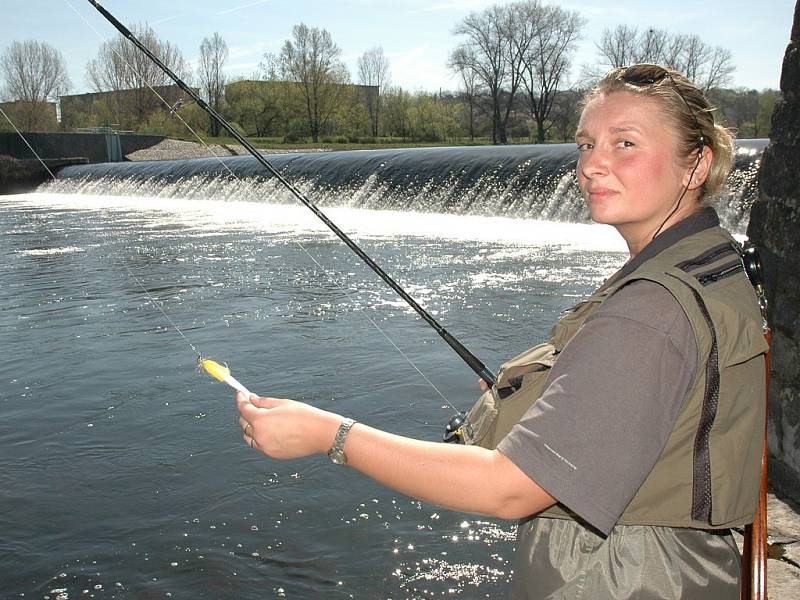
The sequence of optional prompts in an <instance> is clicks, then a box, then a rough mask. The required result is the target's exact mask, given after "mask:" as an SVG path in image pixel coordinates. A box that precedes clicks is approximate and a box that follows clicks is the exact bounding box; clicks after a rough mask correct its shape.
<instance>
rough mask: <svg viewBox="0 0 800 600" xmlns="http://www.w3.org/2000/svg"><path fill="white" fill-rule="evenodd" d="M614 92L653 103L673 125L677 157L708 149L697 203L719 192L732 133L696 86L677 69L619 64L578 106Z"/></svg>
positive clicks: (731, 152)
mask: <svg viewBox="0 0 800 600" xmlns="http://www.w3.org/2000/svg"><path fill="white" fill-rule="evenodd" d="M614 92H628V93H631V94H638V95H640V96H644V97H646V98H652V99H653V100H654V101H655V102H657V103H658V106H659V107H660V108H661V110H662V111H663V112H664V114H665V115H666V117H667V118H668V119H669V120H670V121H671V122H672V124H673V125H674V128H675V131H676V133H677V135H678V153H679V155H680V156H685V157H686V158H687V159H690V158H691V157H692V156H693V155H694V154H695V152H697V151H698V150H702V148H703V146H705V147H708V148H711V150H712V151H713V158H712V162H711V166H710V168H709V170H708V174H707V176H706V180H705V182H704V183H703V187H702V188H701V194H700V196H701V202H703V201H705V200H706V198H707V197H710V196H716V195H719V194H720V193H721V192H722V191H723V189H724V187H723V186H724V184H725V180H726V179H727V177H728V173H729V172H730V170H731V167H732V166H733V159H734V146H733V134H732V132H731V131H730V130H729V129H728V128H727V127H725V126H723V125H721V124H719V123H717V122H716V121H715V119H714V111H715V110H716V109H715V107H713V106H712V105H711V103H710V102H709V100H708V98H707V97H706V95H705V94H704V93H703V92H702V91H701V90H700V89H699V88H698V87H697V86H695V85H694V84H693V83H692V82H691V81H689V79H687V78H686V77H684V76H683V75H681V74H680V73H679V72H678V71H676V70H674V69H668V68H665V67H660V66H658V65H650V64H637V65H631V66H629V67H620V68H616V69H612V70H611V71H609V72H608V73H606V74H605V75H604V76H603V77H602V78H601V79H600V81H598V82H597V84H596V85H595V86H594V88H593V89H592V90H591V91H590V92H589V93H588V94H587V95H586V96H585V97H584V99H583V102H582V104H581V108H582V109H583V108H585V107H586V105H587V104H589V103H590V102H591V101H592V100H594V99H596V98H599V97H602V96H607V95H609V94H613V93H614ZM691 160H692V162H694V159H691Z"/></svg>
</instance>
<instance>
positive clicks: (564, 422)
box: [498, 280, 697, 534]
mask: <svg viewBox="0 0 800 600" xmlns="http://www.w3.org/2000/svg"><path fill="white" fill-rule="evenodd" d="M696 371H697V346H696V342H695V337H694V334H693V332H692V328H691V325H690V324H689V320H688V318H687V317H686V314H685V313H684V312H683V309H682V308H681V306H680V304H679V303H678V301H677V300H676V299H675V297H674V296H672V294H671V293H670V292H669V291H668V290H667V289H666V288H664V287H663V286H661V285H659V284H658V283H655V282H652V281H646V280H637V281H634V282H632V283H630V284H628V285H627V286H625V287H623V288H622V289H621V290H619V291H617V292H616V293H615V294H614V295H613V296H612V297H611V298H609V299H608V300H606V301H605V302H604V303H603V304H602V305H601V307H600V308H599V309H598V310H597V312H596V313H594V314H593V315H592V316H591V317H589V318H588V319H587V320H586V321H585V322H584V324H583V326H582V327H581V328H580V329H579V331H578V332H577V333H576V335H575V336H574V337H573V338H572V340H570V342H569V343H568V344H567V345H566V346H565V348H564V349H563V350H562V352H561V354H560V355H559V358H558V360H557V361H556V364H555V365H554V367H553V369H552V371H551V373H550V375H549V378H548V382H547V385H546V387H545V391H544V392H543V394H542V396H541V398H540V399H539V400H538V401H537V402H536V403H535V404H534V405H533V406H532V407H531V408H530V409H529V410H528V411H527V412H526V413H525V415H524V416H523V418H522V419H521V420H520V422H519V423H517V424H516V425H515V426H514V427H513V428H512V430H511V431H510V432H509V434H508V435H507V436H506V437H505V438H504V439H503V440H501V442H500V444H499V445H498V450H499V451H500V452H502V453H503V454H504V455H506V456H507V457H508V458H509V459H510V460H511V461H512V462H514V464H515V465H516V466H517V467H519V468H520V469H521V470H522V471H523V472H524V473H525V474H526V475H528V476H529V477H530V478H531V479H533V480H534V481H535V482H536V483H537V484H538V485H539V486H541V487H542V488H543V489H545V490H546V491H547V492H548V493H549V494H550V495H551V496H553V497H554V498H556V499H557V500H558V501H559V502H560V503H561V504H563V505H564V506H566V507H567V508H569V509H570V510H571V511H573V512H574V513H576V514H577V515H578V516H579V517H581V518H582V519H583V520H585V521H586V522H588V523H589V524H591V525H592V526H594V527H596V528H597V529H598V530H600V531H602V532H604V533H606V534H607V533H608V532H609V531H610V530H611V529H612V528H613V527H614V525H615V524H616V522H617V521H618V519H619V517H620V516H621V515H622V513H623V512H624V510H625V508H626V507H627V505H628V503H629V502H630V501H631V499H632V498H633V496H634V495H635V494H636V491H637V490H638V489H639V487H640V486H641V485H642V483H643V482H644V480H645V479H646V478H647V476H648V474H649V473H650V471H651V470H652V468H653V465H654V464H655V463H656V461H657V460H658V457H659V455H660V454H661V452H662V451H663V449H664V446H665V445H666V442H667V439H668V438H669V435H670V433H671V432H672V428H673V426H674V424H675V420H676V418H677V415H678V412H679V411H680V409H681V407H682V406H683V403H684V400H685V398H686V396H687V393H688V391H689V388H690V386H691V383H692V381H693V379H694V376H695V373H696Z"/></svg>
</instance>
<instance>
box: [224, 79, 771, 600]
mask: <svg viewBox="0 0 800 600" xmlns="http://www.w3.org/2000/svg"><path fill="white" fill-rule="evenodd" d="M576 141H577V144H578V151H579V153H580V158H579V161H578V181H579V184H580V188H581V191H582V193H583V195H584V197H585V198H586V201H587V203H588V206H589V212H590V214H591V217H592V219H593V220H594V221H596V222H599V223H606V224H610V225H612V226H614V227H615V228H616V229H617V230H618V231H619V233H620V234H621V235H622V237H623V238H624V239H625V241H626V242H627V245H628V248H629V251H630V260H629V261H628V262H627V263H626V265H625V266H624V267H623V268H622V269H621V270H620V271H619V272H618V273H616V274H615V275H614V276H613V277H612V278H611V279H609V281H607V282H606V283H605V284H604V285H603V286H602V287H601V288H600V289H599V290H598V291H597V292H595V293H594V294H593V295H592V296H591V297H590V298H589V299H588V300H586V301H584V302H582V303H580V304H579V305H578V306H576V307H575V308H574V309H573V310H572V311H570V312H569V313H568V314H567V316H565V317H564V318H563V319H562V320H561V321H559V323H558V324H557V325H556V326H555V327H554V328H553V331H552V333H551V339H550V340H549V341H548V343H546V344H543V345H540V346H537V347H536V348H534V349H532V350H530V351H528V352H526V353H523V354H521V355H520V356H518V357H516V358H515V359H512V360H511V361H509V362H508V363H506V364H505V365H504V366H503V368H502V369H501V371H500V373H499V376H498V383H497V385H496V386H495V387H494V388H493V389H491V390H488V391H486V392H485V393H484V395H483V397H482V399H481V401H479V403H478V404H477V405H476V407H475V408H473V410H472V411H471V413H470V415H468V424H467V425H466V426H465V428H464V429H463V431H462V433H463V435H464V437H465V438H466V439H467V441H468V442H470V444H469V445H449V444H439V443H431V442H423V441H418V440H413V439H408V438H404V437H400V436H396V435H392V434H390V433H386V432H383V431H379V430H376V429H373V428H371V427H368V426H366V425H363V424H360V423H354V422H353V421H351V420H349V419H343V418H342V417H341V416H339V415H335V414H333V413H329V412H325V411H322V410H319V409H316V408H313V407H311V406H308V405H306V404H302V403H298V402H294V401H291V400H281V399H274V398H256V397H251V398H249V399H248V398H246V397H244V396H243V395H239V396H238V397H237V402H238V405H239V411H240V415H241V418H240V424H241V425H242V427H243V429H244V439H245V441H246V442H247V443H248V444H250V445H251V446H253V447H256V448H258V449H260V450H261V451H262V452H264V453H265V454H266V455H268V456H270V457H274V458H281V459H288V458H297V457H301V456H307V455H309V454H313V453H328V454H329V456H330V457H331V458H332V460H334V462H337V463H340V464H342V463H344V464H347V465H349V466H350V467H352V468H354V469H356V470H358V471H361V472H362V473H364V474H366V475H368V476H369V477H371V478H373V479H375V480H377V481H379V482H381V483H383V484H385V485H387V486H389V487H391V488H393V489H395V490H397V491H399V492H402V493H405V494H408V495H409V496H413V497H415V498H419V499H421V500H425V501H427V502H432V503H435V504H439V505H442V506H445V507H448V508H451V509H455V510H462V511H466V512H471V513H480V514H486V515H492V516H495V517H499V518H504V519H520V520H521V521H520V526H519V530H518V536H517V553H516V564H515V568H514V573H515V582H514V587H513V593H512V595H513V596H514V597H516V598H592V599H599V598H615V599H619V598H704V599H708V598H731V599H733V598H736V597H738V585H739V555H738V551H737V549H736V546H735V544H734V542H733V540H732V537H731V535H730V527H732V526H738V525H743V524H745V523H748V522H750V521H752V518H753V514H754V512H755V507H756V501H757V495H756V492H757V489H758V478H757V474H758V468H759V464H760V452H761V445H760V442H761V438H760V432H762V431H763V423H764V412H763V408H764V407H763V402H761V401H760V399H761V398H763V394H764V390H763V384H764V372H763V368H764V361H763V354H764V352H765V350H766V344H765V342H764V340H763V338H762V335H761V326H760V323H761V321H760V313H759V309H758V304H757V301H756V297H755V293H754V291H753V289H752V287H751V286H750V285H749V282H748V280H747V278H746V275H745V274H744V272H743V268H742V262H741V260H740V257H739V255H738V254H737V248H738V246H737V245H736V243H735V242H734V241H733V240H732V239H731V237H730V236H729V235H728V234H727V233H726V232H725V231H723V230H722V229H721V228H720V227H719V221H718V219H717V216H716V213H715V212H714V211H713V209H711V208H709V207H708V206H706V204H705V202H706V199H707V198H708V197H709V196H711V195H712V194H713V193H714V192H716V191H717V190H718V189H719V188H720V187H721V185H722V184H723V182H724V180H725V177H726V175H727V172H728V170H729V169H730V166H731V163H732V152H733V145H732V140H731V136H730V134H729V133H728V131H727V130H725V129H724V128H723V127H721V126H719V125H717V124H715V123H714V116H713V113H712V110H711V108H710V106H709V104H708V101H707V99H706V98H705V97H704V96H703V94H702V93H701V92H700V91H699V90H698V89H697V88H696V87H694V86H693V85H692V84H691V83H690V82H689V81H688V80H687V79H686V78H684V77H683V76H681V75H680V74H678V73H677V72H675V71H668V70H665V69H663V68H661V67H658V66H655V65H634V66H632V67H628V68H625V69H615V70H613V71H611V72H609V73H608V74H607V75H606V76H605V77H603V79H602V80H601V81H600V82H599V83H598V85H597V86H596V87H595V89H594V90H592V92H590V94H589V95H588V96H587V98H586V100H585V103H584V107H583V111H582V114H581V120H580V124H579V127H578V132H577V134H576Z"/></svg>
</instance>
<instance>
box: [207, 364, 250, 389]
mask: <svg viewBox="0 0 800 600" xmlns="http://www.w3.org/2000/svg"><path fill="white" fill-rule="evenodd" d="M197 364H198V365H200V366H201V367H202V368H203V370H204V371H205V372H206V373H208V374H209V375H211V377H213V378H214V379H216V380H217V381H221V382H222V383H227V384H228V385H229V386H231V387H232V388H233V389H235V390H236V391H239V392H242V393H243V394H244V395H245V396H249V395H250V392H249V391H248V389H247V388H246V387H244V386H243V385H242V384H241V383H239V382H238V381H237V380H236V378H234V377H233V375H231V370H230V369H229V368H228V367H227V365H221V364H219V363H218V362H217V361H215V360H211V359H210V358H203V357H202V356H198V357H197Z"/></svg>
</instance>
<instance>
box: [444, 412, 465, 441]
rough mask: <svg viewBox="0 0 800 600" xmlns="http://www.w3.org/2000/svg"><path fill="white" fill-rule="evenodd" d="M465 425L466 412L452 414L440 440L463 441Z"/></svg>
mask: <svg viewBox="0 0 800 600" xmlns="http://www.w3.org/2000/svg"><path fill="white" fill-rule="evenodd" d="M466 425H467V415H466V413H463V412H460V413H457V414H455V415H453V416H452V418H451V419H450V420H449V421H448V422H447V427H445V429H444V435H443V436H442V441H443V442H445V443H447V444H463V443H464V427H465V426H466Z"/></svg>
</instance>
